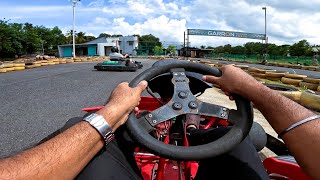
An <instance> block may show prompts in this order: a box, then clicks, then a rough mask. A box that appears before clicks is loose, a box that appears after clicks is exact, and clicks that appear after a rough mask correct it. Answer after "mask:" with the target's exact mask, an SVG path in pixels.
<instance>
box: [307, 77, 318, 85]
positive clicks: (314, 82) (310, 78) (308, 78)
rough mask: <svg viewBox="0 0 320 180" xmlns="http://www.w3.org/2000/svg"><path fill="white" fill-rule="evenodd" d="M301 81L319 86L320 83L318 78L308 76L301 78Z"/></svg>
mask: <svg viewBox="0 0 320 180" xmlns="http://www.w3.org/2000/svg"><path fill="white" fill-rule="evenodd" d="M303 81H304V82H307V83H313V84H319V83H320V77H313V76H309V77H305V78H303Z"/></svg>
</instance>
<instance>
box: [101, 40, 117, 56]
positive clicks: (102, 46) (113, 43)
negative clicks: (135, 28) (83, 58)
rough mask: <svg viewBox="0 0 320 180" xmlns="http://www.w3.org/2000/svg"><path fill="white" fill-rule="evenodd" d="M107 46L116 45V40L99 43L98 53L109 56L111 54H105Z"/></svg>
mask: <svg viewBox="0 0 320 180" xmlns="http://www.w3.org/2000/svg"><path fill="white" fill-rule="evenodd" d="M105 46H110V47H111V46H116V42H110V43H98V44H97V54H98V55H99V56H109V54H105V52H104V47H105Z"/></svg>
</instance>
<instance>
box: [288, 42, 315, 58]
mask: <svg viewBox="0 0 320 180" xmlns="http://www.w3.org/2000/svg"><path fill="white" fill-rule="evenodd" d="M308 49H310V44H309V43H308V41H307V40H305V39H304V40H301V41H299V42H298V43H294V44H293V45H292V46H291V47H290V48H289V51H290V55H291V56H305V55H306V53H307V51H308Z"/></svg>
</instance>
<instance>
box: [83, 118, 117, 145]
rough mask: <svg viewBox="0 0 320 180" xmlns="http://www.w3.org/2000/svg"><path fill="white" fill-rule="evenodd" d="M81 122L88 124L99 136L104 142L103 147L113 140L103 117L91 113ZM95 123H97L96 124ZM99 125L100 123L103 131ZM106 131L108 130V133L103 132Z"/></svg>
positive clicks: (113, 137)
mask: <svg viewBox="0 0 320 180" xmlns="http://www.w3.org/2000/svg"><path fill="white" fill-rule="evenodd" d="M97 119H98V121H94V122H93V120H97ZM83 120H84V121H86V122H88V123H89V124H90V125H91V126H92V127H93V128H94V129H95V130H96V131H97V132H98V133H99V134H100V135H101V137H102V139H103V140H104V142H105V146H106V145H108V144H109V143H110V142H111V141H113V140H114V139H115V135H114V133H113V131H112V129H111V127H110V125H109V124H108V123H107V121H106V120H105V119H104V117H103V116H101V115H98V114H95V113H92V114H90V115H89V116H87V117H85V118H84V119H83ZM97 122H99V123H98V124H97ZM100 123H102V125H103V130H102V129H101V124H100ZM106 130H109V132H104V131H106Z"/></svg>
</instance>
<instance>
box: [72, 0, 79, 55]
mask: <svg viewBox="0 0 320 180" xmlns="http://www.w3.org/2000/svg"><path fill="white" fill-rule="evenodd" d="M78 2H80V0H72V8H73V19H72V20H73V30H72V49H73V50H72V56H73V58H75V57H76V41H75V26H76V6H77V3H78Z"/></svg>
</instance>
